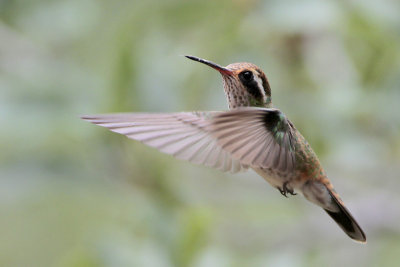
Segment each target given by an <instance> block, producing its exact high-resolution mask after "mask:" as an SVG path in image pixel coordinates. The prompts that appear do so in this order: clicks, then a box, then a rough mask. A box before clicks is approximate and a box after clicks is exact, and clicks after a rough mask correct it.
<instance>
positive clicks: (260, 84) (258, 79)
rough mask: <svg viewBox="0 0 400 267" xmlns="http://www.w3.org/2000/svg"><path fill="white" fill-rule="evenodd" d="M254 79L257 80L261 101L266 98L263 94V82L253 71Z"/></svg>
mask: <svg viewBox="0 0 400 267" xmlns="http://www.w3.org/2000/svg"><path fill="white" fill-rule="evenodd" d="M253 76H254V80H255V81H256V82H257V85H258V89H259V90H260V91H261V94H262V97H263V102H265V101H266V100H267V96H266V95H265V90H264V87H263V82H262V80H261V78H260V77H259V76H258V75H257V73H253Z"/></svg>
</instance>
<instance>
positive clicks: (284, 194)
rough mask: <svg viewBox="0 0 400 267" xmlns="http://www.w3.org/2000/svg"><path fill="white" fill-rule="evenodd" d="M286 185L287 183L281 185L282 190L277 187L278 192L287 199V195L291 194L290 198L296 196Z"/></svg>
mask: <svg viewBox="0 0 400 267" xmlns="http://www.w3.org/2000/svg"><path fill="white" fill-rule="evenodd" d="M288 183H289V182H284V183H283V185H282V189H281V188H279V187H277V188H278V190H279V192H280V193H281V194H282V196H285V197H287V194H288V193H289V194H291V195H292V196H295V195H297V193H295V192H294V191H293V189H291V188H288V187H287V185H288Z"/></svg>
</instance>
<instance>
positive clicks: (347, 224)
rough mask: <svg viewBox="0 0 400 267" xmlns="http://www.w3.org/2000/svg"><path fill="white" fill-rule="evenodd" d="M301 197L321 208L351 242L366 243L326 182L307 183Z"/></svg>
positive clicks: (358, 227) (355, 222) (361, 232)
mask: <svg viewBox="0 0 400 267" xmlns="http://www.w3.org/2000/svg"><path fill="white" fill-rule="evenodd" d="M302 192H303V195H304V196H305V197H306V198H307V199H308V200H309V201H311V202H313V203H315V204H317V205H318V206H320V207H322V208H323V209H324V210H325V211H326V213H328V214H329V216H331V218H332V219H333V220H335V222H336V223H337V224H338V225H339V226H340V228H342V230H343V231H344V232H345V233H346V234H347V235H348V236H349V237H350V238H351V239H353V240H355V241H358V242H361V243H366V242H367V239H366V237H365V234H364V232H363V230H362V229H361V227H360V226H359V225H358V223H357V221H356V220H355V219H354V218H353V216H352V215H351V214H350V212H349V211H348V210H347V208H346V207H345V206H344V204H343V202H342V201H341V200H340V198H339V196H338V195H337V194H336V192H335V191H334V189H333V186H332V184H331V183H330V182H329V181H328V180H325V181H321V182H319V181H308V182H306V183H305V184H304V186H303V188H302Z"/></svg>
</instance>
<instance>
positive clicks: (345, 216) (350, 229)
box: [324, 190, 367, 243]
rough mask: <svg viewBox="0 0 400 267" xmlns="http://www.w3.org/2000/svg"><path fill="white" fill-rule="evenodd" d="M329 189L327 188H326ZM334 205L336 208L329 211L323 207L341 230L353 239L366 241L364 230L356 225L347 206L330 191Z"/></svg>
mask: <svg viewBox="0 0 400 267" xmlns="http://www.w3.org/2000/svg"><path fill="white" fill-rule="evenodd" d="M328 191H329V190H328ZM329 193H330V195H331V197H332V200H333V202H334V205H336V206H337V208H338V210H336V211H331V210H328V209H324V210H325V211H326V213H328V214H329V216H331V218H332V219H333V220H335V222H336V223H337V224H338V225H339V226H340V228H342V230H343V231H344V232H345V233H346V234H347V235H348V236H349V237H350V238H351V239H353V240H355V241H358V242H361V243H366V242H367V238H366V236H365V234H364V231H363V230H362V229H361V227H360V226H359V225H358V223H357V221H356V220H355V219H354V218H353V216H352V215H351V213H350V212H349V211H348V210H347V208H346V207H345V206H344V205H342V203H341V201H339V200H338V199H337V198H336V196H335V195H334V194H332V192H329Z"/></svg>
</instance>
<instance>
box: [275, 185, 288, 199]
mask: <svg viewBox="0 0 400 267" xmlns="http://www.w3.org/2000/svg"><path fill="white" fill-rule="evenodd" d="M276 189H278V190H279V193H281V194H282V196H284V197H287V195H286V193H287V190H285V185H284V186H283V187H282V189H281V188H280V187H277V188H276Z"/></svg>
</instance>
